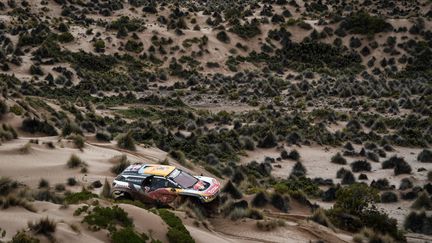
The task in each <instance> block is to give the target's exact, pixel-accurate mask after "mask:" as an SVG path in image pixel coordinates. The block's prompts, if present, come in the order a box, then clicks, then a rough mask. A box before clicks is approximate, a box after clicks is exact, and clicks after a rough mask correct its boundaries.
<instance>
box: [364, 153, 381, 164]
mask: <svg viewBox="0 0 432 243" xmlns="http://www.w3.org/2000/svg"><path fill="white" fill-rule="evenodd" d="M366 158H368V159H370V160H372V161H373V162H379V156H378V154H376V153H374V152H372V151H367V152H366Z"/></svg>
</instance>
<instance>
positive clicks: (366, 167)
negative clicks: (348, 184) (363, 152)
mask: <svg viewBox="0 0 432 243" xmlns="http://www.w3.org/2000/svg"><path fill="white" fill-rule="evenodd" d="M371 169H372V167H371V164H370V163H369V162H367V161H366V160H357V161H354V162H353V163H351V170H352V171H353V172H362V171H371Z"/></svg>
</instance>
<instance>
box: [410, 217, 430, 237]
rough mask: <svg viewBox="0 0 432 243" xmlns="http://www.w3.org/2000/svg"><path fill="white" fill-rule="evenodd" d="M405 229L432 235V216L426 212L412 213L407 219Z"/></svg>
mask: <svg viewBox="0 0 432 243" xmlns="http://www.w3.org/2000/svg"><path fill="white" fill-rule="evenodd" d="M404 227H405V229H406V230H410V231H412V232H414V233H419V234H426V235H432V216H427V215H426V213H425V212H419V213H417V212H411V213H410V214H409V215H408V216H407V217H406V218H405V222H404Z"/></svg>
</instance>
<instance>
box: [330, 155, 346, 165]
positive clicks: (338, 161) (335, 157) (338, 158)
mask: <svg viewBox="0 0 432 243" xmlns="http://www.w3.org/2000/svg"><path fill="white" fill-rule="evenodd" d="M331 162H332V163H335V164H339V165H346V163H347V161H346V159H345V158H344V157H343V156H342V155H341V154H340V153H339V152H338V153H336V154H335V155H333V156H332V158H331Z"/></svg>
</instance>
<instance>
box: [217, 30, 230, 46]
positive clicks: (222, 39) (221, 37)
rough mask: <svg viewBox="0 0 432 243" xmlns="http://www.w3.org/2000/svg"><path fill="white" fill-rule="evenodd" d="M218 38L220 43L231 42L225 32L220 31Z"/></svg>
mask: <svg viewBox="0 0 432 243" xmlns="http://www.w3.org/2000/svg"><path fill="white" fill-rule="evenodd" d="M216 38H217V39H218V40H219V41H220V42H223V43H229V42H230V38H229V36H228V34H227V33H226V32H225V31H220V32H219V33H217V35H216Z"/></svg>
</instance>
